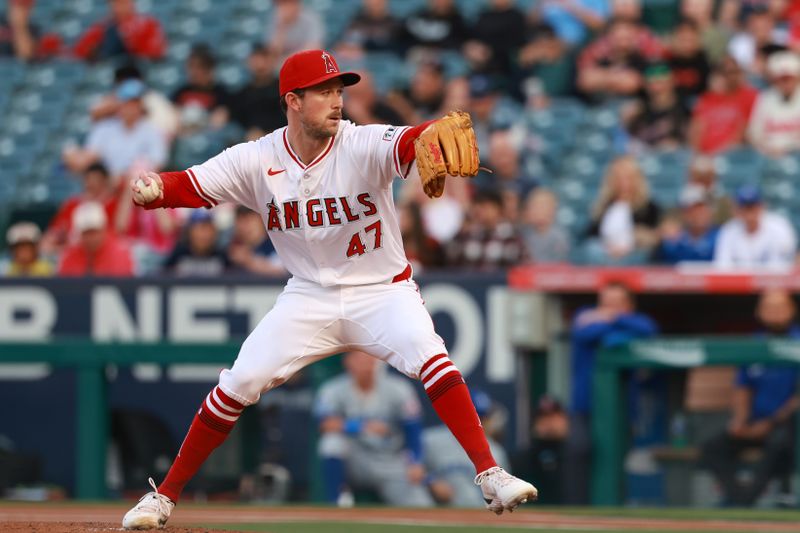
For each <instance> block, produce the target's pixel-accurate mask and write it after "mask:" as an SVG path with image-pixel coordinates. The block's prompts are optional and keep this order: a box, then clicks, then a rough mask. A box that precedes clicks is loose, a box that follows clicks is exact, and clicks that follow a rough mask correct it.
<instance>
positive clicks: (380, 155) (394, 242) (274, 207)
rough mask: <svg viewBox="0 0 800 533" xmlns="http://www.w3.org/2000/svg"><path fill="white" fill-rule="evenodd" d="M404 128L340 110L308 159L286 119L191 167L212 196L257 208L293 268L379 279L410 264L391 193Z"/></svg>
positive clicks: (319, 275)
mask: <svg viewBox="0 0 800 533" xmlns="http://www.w3.org/2000/svg"><path fill="white" fill-rule="evenodd" d="M406 129H408V128H407V127H395V126H386V125H370V126H356V125H354V124H353V123H351V122H349V121H344V120H343V121H341V122H340V123H339V132H338V133H337V134H336V135H335V136H334V137H332V138H331V139H330V142H329V143H328V145H327V146H326V148H325V149H324V150H323V151H322V153H320V155H319V156H317V158H316V159H314V160H313V161H311V162H310V163H309V164H307V165H306V164H304V163H303V162H302V161H301V160H300V158H299V157H298V156H297V154H295V153H294V151H293V150H292V147H291V146H290V145H289V141H288V139H287V128H286V127H284V128H281V129H278V130H275V131H274V132H272V133H270V134H269V135H266V136H264V137H262V138H260V139H258V140H256V141H251V142H248V143H242V144H238V145H236V146H233V147H231V148H228V149H227V150H225V151H224V152H222V153H221V154H219V155H217V156H215V157H213V158H211V159H209V160H208V161H206V162H205V163H203V164H201V165H196V166H193V167H191V168H190V169H189V170H188V173H189V176H190V177H191V179H192V184H193V185H194V187H195V189H196V192H197V193H198V194H199V195H200V196H202V197H203V198H204V199H206V200H207V201H208V202H210V203H211V204H212V205H217V204H218V203H220V202H235V203H237V204H241V205H244V206H246V207H249V208H250V209H253V210H254V211H256V212H258V213H259V214H261V218H262V220H263V221H264V225H265V226H266V228H267V231H268V232H269V237H270V239H271V240H272V242H273V243H274V245H275V250H276V251H277V253H278V255H279V257H280V259H281V261H282V262H283V264H284V265H285V266H286V268H287V270H288V271H289V272H290V273H291V274H292V275H293V276H295V277H297V278H301V279H305V280H309V281H313V282H316V283H319V284H320V285H322V286H325V287H329V286H332V285H364V284H370V283H380V282H385V281H388V280H391V279H392V278H393V277H394V276H396V275H398V274H400V273H401V272H403V271H404V270H405V269H406V267H407V266H408V261H407V259H406V256H405V252H404V251H403V243H402V239H401V236H400V227H399V224H398V220H397V213H396V211H395V208H394V200H393V198H392V180H393V178H394V177H395V176H398V175H400V176H402V175H403V174H404V169H403V168H401V164H400V161H399V156H398V153H397V152H398V150H397V148H398V141H399V139H400V137H401V136H402V134H403V132H404V131H405V130H406Z"/></svg>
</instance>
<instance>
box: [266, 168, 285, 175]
mask: <svg viewBox="0 0 800 533" xmlns="http://www.w3.org/2000/svg"><path fill="white" fill-rule="evenodd" d="M281 172H286V169H285V168H282V169H280V170H272V167H269V170H267V174H269V175H270V176H274V175H275V174H280V173H281Z"/></svg>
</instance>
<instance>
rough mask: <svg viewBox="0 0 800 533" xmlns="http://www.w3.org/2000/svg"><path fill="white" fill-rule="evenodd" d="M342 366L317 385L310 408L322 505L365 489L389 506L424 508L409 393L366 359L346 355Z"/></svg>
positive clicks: (417, 419)
mask: <svg viewBox="0 0 800 533" xmlns="http://www.w3.org/2000/svg"><path fill="white" fill-rule="evenodd" d="M343 363H344V367H345V369H346V370H347V373H346V374H343V375H341V376H338V377H335V378H333V379H331V380H330V381H328V382H327V383H324V384H323V385H322V387H321V388H320V390H319V393H318V395H317V399H316V402H315V408H314V411H315V415H316V416H317V419H318V420H319V430H320V433H321V436H320V439H319V444H318V449H319V455H320V457H321V459H322V470H323V478H324V482H325V496H326V498H327V500H328V501H329V502H332V503H335V502H337V501H339V499H340V498H341V497H342V495H343V493H347V492H350V491H352V490H358V489H369V490H373V491H375V492H377V493H378V495H379V496H380V498H381V500H383V501H384V502H385V503H387V504H389V505H399V506H404V507H430V506H431V505H433V501H432V500H431V498H430V496H429V495H428V492H427V490H426V489H425V486H424V485H423V480H424V477H425V468H424V466H423V465H422V442H421V433H422V420H421V410H422V409H421V406H420V404H419V399H418V398H417V394H416V393H415V392H414V389H413V388H412V387H411V385H410V384H409V383H408V382H407V381H405V380H403V379H401V378H399V377H396V376H393V375H390V374H388V373H387V372H386V368H385V366H384V365H383V364H382V363H381V361H379V360H378V359H376V358H375V357H372V356H371V355H369V354H367V353H364V352H350V353H348V354H346V355H345V356H344V358H343Z"/></svg>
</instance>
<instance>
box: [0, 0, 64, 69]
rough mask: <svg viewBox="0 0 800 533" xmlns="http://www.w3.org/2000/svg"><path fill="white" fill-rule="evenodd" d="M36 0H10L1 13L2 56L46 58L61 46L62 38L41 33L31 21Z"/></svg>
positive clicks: (0, 44)
mask: <svg viewBox="0 0 800 533" xmlns="http://www.w3.org/2000/svg"><path fill="white" fill-rule="evenodd" d="M34 2H35V0H10V1H9V2H8V6H7V9H6V12H5V13H0V58H2V57H15V58H16V59H18V60H20V61H31V60H35V59H44V58H46V57H49V56H53V55H55V54H56V53H57V52H58V51H59V49H60V48H61V38H60V37H58V36H57V35H56V34H54V33H48V34H45V35H40V32H39V29H38V28H37V27H36V25H35V24H32V23H31V20H30V19H31V11H32V10H33V5H34Z"/></svg>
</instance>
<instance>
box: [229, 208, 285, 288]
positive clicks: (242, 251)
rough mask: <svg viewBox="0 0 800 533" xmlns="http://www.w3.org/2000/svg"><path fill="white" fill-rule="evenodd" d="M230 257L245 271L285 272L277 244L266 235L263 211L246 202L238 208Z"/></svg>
mask: <svg viewBox="0 0 800 533" xmlns="http://www.w3.org/2000/svg"><path fill="white" fill-rule="evenodd" d="M228 259H229V261H230V263H231V264H232V265H234V266H235V267H238V268H239V269H240V270H242V271H243V272H249V273H251V274H259V275H261V276H283V275H285V274H286V269H284V268H283V266H282V265H281V262H280V259H278V254H277V253H276V252H275V246H273V244H272V241H270V240H269V237H268V236H267V230H266V228H264V222H263V221H262V220H261V215H259V214H258V213H256V212H255V211H251V210H250V209H248V208H246V207H243V206H240V207H238V208H237V209H236V220H235V221H234V223H233V236H232V237H231V242H230V244H229V245H228Z"/></svg>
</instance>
